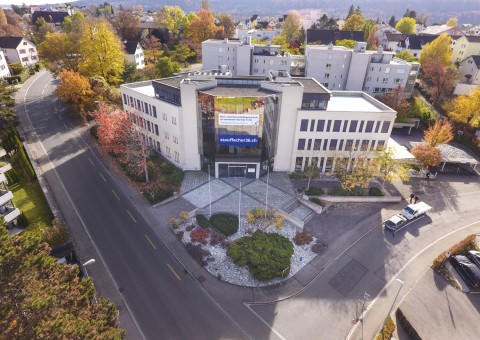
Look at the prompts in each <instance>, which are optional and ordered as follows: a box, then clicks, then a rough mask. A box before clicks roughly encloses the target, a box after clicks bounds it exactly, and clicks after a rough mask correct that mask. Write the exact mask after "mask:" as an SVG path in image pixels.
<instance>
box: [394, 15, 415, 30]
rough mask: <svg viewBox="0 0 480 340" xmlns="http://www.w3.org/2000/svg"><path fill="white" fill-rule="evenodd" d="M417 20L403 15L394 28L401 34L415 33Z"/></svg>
mask: <svg viewBox="0 0 480 340" xmlns="http://www.w3.org/2000/svg"><path fill="white" fill-rule="evenodd" d="M416 24H417V22H416V21H415V19H414V18H409V17H405V18H402V19H400V20H399V21H398V22H397V24H396V25H395V28H396V29H397V30H398V31H400V32H401V33H403V34H415V25H416Z"/></svg>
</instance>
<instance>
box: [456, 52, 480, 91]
mask: <svg viewBox="0 0 480 340" xmlns="http://www.w3.org/2000/svg"><path fill="white" fill-rule="evenodd" d="M459 71H460V81H461V82H463V83H468V84H476V85H480V70H479V69H478V68H477V65H476V64H475V62H474V61H473V58H471V57H468V58H467V59H465V60H464V61H462V62H461V63H460V67H459ZM466 75H471V78H470V79H468V78H466V77H465V76H466Z"/></svg>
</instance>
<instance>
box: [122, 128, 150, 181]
mask: <svg viewBox="0 0 480 340" xmlns="http://www.w3.org/2000/svg"><path fill="white" fill-rule="evenodd" d="M147 138H148V137H147V136H145V135H144V134H143V133H142V132H140V129H139V128H138V127H137V126H136V125H134V124H131V125H130V128H129V129H127V144H126V145H125V156H124V158H123V162H124V163H125V164H126V165H128V171H129V172H130V173H134V174H135V175H136V176H142V177H143V176H145V181H146V182H147V183H148V182H149V181H150V176H149V172H148V159H149V158H150V156H151V153H152V148H151V147H150V145H149V144H148V140H147Z"/></svg>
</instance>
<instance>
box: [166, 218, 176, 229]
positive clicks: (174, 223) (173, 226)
mask: <svg viewBox="0 0 480 340" xmlns="http://www.w3.org/2000/svg"><path fill="white" fill-rule="evenodd" d="M168 223H169V224H170V226H171V227H172V228H173V229H177V228H178V221H177V219H176V218H175V217H172V218H171V219H170V220H169V221H168Z"/></svg>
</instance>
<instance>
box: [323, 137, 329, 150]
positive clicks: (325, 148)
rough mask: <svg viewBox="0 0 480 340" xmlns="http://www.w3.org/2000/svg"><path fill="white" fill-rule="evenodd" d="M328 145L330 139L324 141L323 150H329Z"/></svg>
mask: <svg viewBox="0 0 480 340" xmlns="http://www.w3.org/2000/svg"><path fill="white" fill-rule="evenodd" d="M327 145H328V139H325V142H324V143H323V150H324V151H325V150H327Z"/></svg>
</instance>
